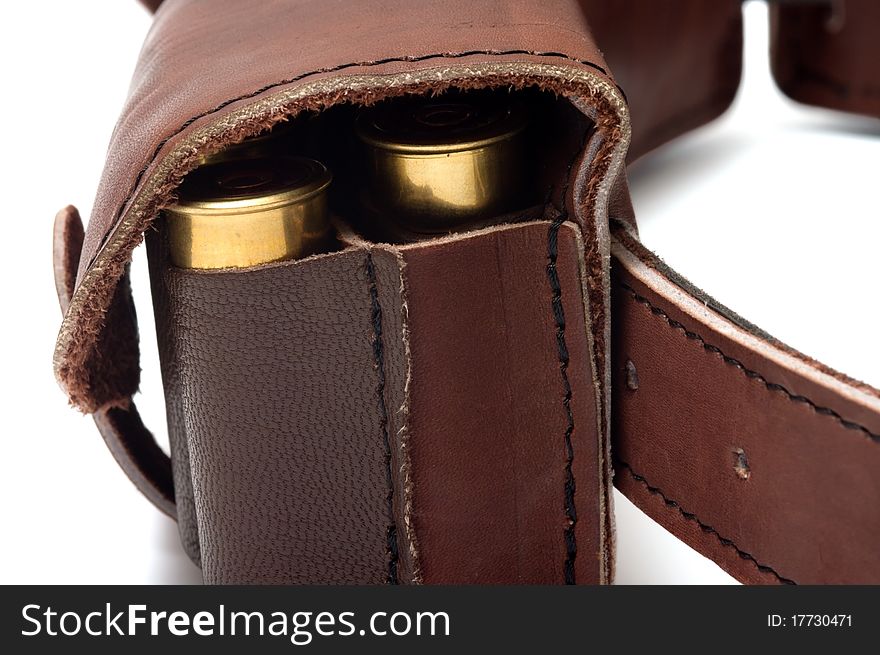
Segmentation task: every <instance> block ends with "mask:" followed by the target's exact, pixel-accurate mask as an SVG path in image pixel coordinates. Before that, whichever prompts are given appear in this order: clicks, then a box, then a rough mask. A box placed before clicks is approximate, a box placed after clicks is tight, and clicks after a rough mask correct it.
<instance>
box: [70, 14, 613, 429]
mask: <svg viewBox="0 0 880 655" xmlns="http://www.w3.org/2000/svg"><path fill="white" fill-rule="evenodd" d="M292 34H295V37H296V38H291V36H292ZM377 35H381V38H377ZM529 86H538V87H541V88H544V89H547V90H549V91H552V92H555V93H558V94H560V95H563V96H565V97H568V98H570V99H571V101H572V103H573V104H575V106H576V107H578V108H579V109H580V110H581V111H583V112H584V113H586V114H588V115H589V116H590V117H591V119H593V121H594V122H595V126H596V130H595V138H594V139H592V140H591V143H590V149H591V150H590V152H589V156H584V157H583V158H581V159H579V161H578V162H577V166H575V167H574V168H573V170H572V179H574V180H577V184H573V185H571V189H572V191H573V193H572V197H570V198H568V199H567V202H568V203H569V205H570V208H571V211H572V217H573V218H575V219H576V221H577V223H578V224H579V225H580V226H581V228H582V229H583V230H584V237H585V241H586V247H587V250H588V251H590V252H595V253H597V254H599V255H601V254H602V253H607V250H608V245H607V244H608V239H607V225H606V220H605V213H606V211H607V202H608V197H609V192H610V189H611V185H612V182H613V180H614V179H615V177H616V175H617V172H618V170H619V168H620V166H621V164H622V161H623V158H624V153H625V151H626V148H627V145H628V141H629V133H630V128H629V119H628V113H627V108H626V105H625V102H624V100H623V96H622V94H621V93H620V92H619V90H618V89H617V87H616V86H615V84H614V82H613V80H612V79H611V78H610V77H609V75H608V73H607V72H606V69H605V62H604V60H603V59H602V56H601V54H600V53H599V51H598V49H597V48H596V46H595V44H594V43H593V41H592V38H591V36H590V31H589V28H588V27H587V25H586V22H585V20H584V18H583V15H582V12H581V10H580V7H579V5H578V4H577V3H576V2H574V1H573V0H559V1H556V2H552V3H540V4H538V3H534V2H530V1H528V0H493V1H490V2H480V3H470V2H453V3H451V4H450V3H442V4H441V3H412V2H408V1H405V0H393V1H392V2H378V1H377V0H369V1H364V2H353V3H347V4H346V5H345V6H344V8H343V7H340V6H339V5H337V4H330V3H324V2H320V1H318V0H306V1H299V2H285V3H267V2H262V1H261V0H239V1H237V2H234V3H232V2H230V3H224V6H223V7H222V9H218V8H217V7H216V6H215V5H214V4H213V3H212V4H211V6H210V8H209V7H208V5H207V4H206V3H202V2H195V1H194V0H174V1H170V2H167V3H165V4H163V6H162V9H161V11H159V12H158V13H157V16H156V20H155V22H154V25H153V27H152V30H151V31H150V34H149V35H148V37H147V40H146V43H145V44H144V48H143V51H142V53H141V58H140V61H139V64H138V67H137V70H136V72H135V76H134V80H133V82H132V85H131V92H130V95H129V99H128V101H127V103H126V106H125V108H124V110H123V113H122V117H121V118H120V120H119V123H118V125H117V127H116V130H115V132H114V135H113V138H112V141H111V144H110V148H109V153H108V159H107V164H106V167H105V170H104V173H103V177H102V180H101V185H100V188H99V190H98V194H97V198H96V201H95V206H94V209H93V211H92V216H91V220H90V221H89V225H88V229H87V230H86V234H85V239H84V244H83V250H82V255H81V257H80V262H79V270H78V274H77V282H76V289H75V291H74V293H73V296H72V298H71V300H70V306H69V308H68V310H67V312H66V314H65V317H64V321H63V324H62V327H61V331H60V334H59V337H58V342H57V345H56V351H55V358H54V364H55V372H56V376H57V378H58V380H59V382H60V384H61V385H62V387H63V388H64V389H65V390H66V391H67V393H68V395H69V397H70V400H71V402H72V403H73V404H74V405H75V406H77V407H79V408H80V409H82V410H84V411H87V412H94V411H97V410H99V409H102V408H108V407H114V406H125V405H126V404H127V402H128V399H129V398H130V396H131V395H132V394H133V393H134V392H135V391H136V389H137V386H138V375H139V371H138V367H137V364H136V362H137V340H136V338H132V333H133V332H134V330H133V327H132V326H133V325H134V311H133V306H132V303H131V298H130V295H129V293H128V291H127V285H125V284H123V285H120V282H121V281H122V279H123V277H124V275H125V269H126V265H127V263H128V262H129V260H130V257H131V252H132V250H133V249H134V247H135V246H136V245H137V244H138V243H140V241H141V239H142V238H143V234H144V231H145V230H146V229H148V228H149V226H150V225H151V223H152V222H153V220H154V219H155V218H156V216H157V214H158V212H159V210H160V209H161V208H162V207H163V206H164V205H166V204H168V203H169V202H170V200H171V199H172V196H173V192H174V189H175V187H176V186H177V185H178V184H179V182H180V180H181V178H182V177H183V176H184V175H185V174H186V172H188V171H189V170H191V169H192V168H194V167H195V166H196V165H197V162H198V161H199V158H200V157H201V156H203V155H204V154H207V153H210V152H214V151H216V150H218V149H220V148H222V147H224V146H225V145H228V144H230V143H233V142H237V141H240V140H242V139H244V138H246V137H248V136H251V135H254V134H256V133H258V132H260V131H263V130H265V129H267V128H269V127H271V125H273V124H274V123H276V122H278V121H280V120H284V119H285V118H286V117H287V116H290V115H294V114H296V113H298V112H302V111H307V110H312V111H319V110H321V109H323V108H325V107H328V106H331V105H333V104H336V103H343V102H349V103H362V104H369V103H372V102H375V101H376V100H378V99H380V98H383V97H387V96H391V95H399V94H404V93H414V92H419V93H425V92H434V91H439V90H442V89H445V88H453V87H456V88H485V87H529ZM602 261H605V260H604V259H603V258H601V257H599V258H597V259H596V262H598V263H597V266H598V270H594V271H592V273H598V276H593V277H595V282H596V292H597V293H598V294H599V295H600V296H602V295H605V296H607V270H606V271H605V272H604V273H603V272H602V271H601V268H602V264H601V262H602ZM598 311H599V312H600V314H601V313H602V309H601V307H600V308H599V310H598ZM596 329H597V331H599V332H600V336H601V335H602V334H604V333H605V332H606V331H607V326H605V325H600V326H598V327H597V328H596ZM599 341H602V342H604V339H599ZM125 362H133V363H134V364H133V365H131V366H129V365H125V366H123V367H122V368H120V363H125Z"/></svg>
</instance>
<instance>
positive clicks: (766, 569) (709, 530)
mask: <svg viewBox="0 0 880 655" xmlns="http://www.w3.org/2000/svg"><path fill="white" fill-rule="evenodd" d="M615 462H616V464H617V466H618V467H623V468H625V469H626V471H627V472H628V473H629V474H630V475H631V476H632V478H633V480H635V481H636V482H639V483H641V484H643V485H645V489H647V490H648V492H650V493H651V494H653V495H655V496H659V497H660V498H661V499H662V500H663V502H664V503H665V504H666V506H667V507H670V508H672V509H675V510H678V513H679V514H681V515H682V516H683V517H684V518H685V519H687V520H688V521H693V522H694V523H696V524H697V525H698V526H700V529H701V530H702V531H703V532H705V533H706V534H711V535H714V536H715V538H716V539H718V541H719V543H720V544H721V545H722V546H725V547H728V548H733V549H734V550H735V551H736V554H737V555H739V556H740V558H741V559H744V560H747V561H749V562H751V563H752V564H754V565H755V566H756V567H757V569H758V570H759V571H760V572H761V573H770V574H772V575H773V576H775V577H776V579H777V580H779V582H781V583H782V584H789V585H794V584H797V583H796V582H795V581H794V580H791V579H789V578H784V577H783V576H781V575H779V574H778V573H777V572H776V571H775V570H774V569H773V568H772V567H770V566H767V565H766V564H761V563H760V562H759V561H758V560H757V559H755V557H754V555H752V554H751V553H747V552H746V551H744V550H743V549H741V548H740V547H739V546H737V545H736V544H735V543H734V542H733V541H731V540H730V539H727V538H725V537H722V536H721V535H720V534H718V531H717V530H716V529H715V528H713V527H712V526H711V525H707V524H706V523H704V522H703V521H701V520H700V519H699V518H697V515H696V514H694V513H693V512H688V511H686V510H684V509H683V508H682V506H681V505H679V504H678V501H675V500H672V499H670V498H669V497H668V496H667V495H666V494H665V493H664V492H663V490H661V489H659V488H658V487H654V486H652V485H651V484H650V483H649V482H648V481H647V480H646V479H645V477H644V476H643V475H639V474H638V473H636V472H635V471H634V470H633V468H632V467H631V466H630V465H629V464H627V463H626V462H624V461H622V460H620V459H615Z"/></svg>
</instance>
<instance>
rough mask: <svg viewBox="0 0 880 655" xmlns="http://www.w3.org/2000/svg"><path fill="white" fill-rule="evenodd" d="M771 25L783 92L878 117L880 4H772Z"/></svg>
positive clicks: (870, 0) (850, 0)
mask: <svg viewBox="0 0 880 655" xmlns="http://www.w3.org/2000/svg"><path fill="white" fill-rule="evenodd" d="M770 26H771V27H770V29H771V34H772V37H773V39H772V45H771V61H772V64H773V74H774V76H775V77H776V82H777V84H779V88H780V89H782V91H784V92H785V93H786V94H788V95H789V96H791V97H792V98H793V99H795V100H798V101H799V102H804V103H807V104H810V105H819V106H820V107H829V108H831V109H838V110H842V111H848V112H853V113H857V114H865V115H867V116H876V117H880V66H878V65H877V61H878V60H880V41H878V38H877V31H878V29H880V2H877V1H876V0H837V1H835V2H831V1H830V0H829V1H828V2H818V3H817V2H813V3H808V2H802V3H791V4H788V3H774V5H773V6H771V8H770Z"/></svg>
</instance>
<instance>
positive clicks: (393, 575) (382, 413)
mask: <svg viewBox="0 0 880 655" xmlns="http://www.w3.org/2000/svg"><path fill="white" fill-rule="evenodd" d="M366 268H367V279H368V280H369V283H370V304H371V316H370V318H371V321H372V324H373V365H374V366H375V367H376V376H377V378H378V384H377V387H376V393H377V395H378V397H379V425H380V427H381V429H382V445H383V446H384V448H385V453H384V457H385V482H386V485H387V489H388V492H387V494H386V497H385V502H386V505H387V509H388V528H387V530H386V533H385V539H386V547H387V549H388V584H393V585H396V584H399V583H400V580H399V578H398V570H397V569H398V566H397V565H398V559H399V555H398V550H397V525H396V523H395V520H394V477H393V474H392V471H391V439H390V437H389V435H388V408H387V407H386V405H385V353H384V346H383V343H382V306H381V305H380V304H379V289H378V286H377V283H376V269H375V268H374V267H373V253H371V252H370V251H367V258H366Z"/></svg>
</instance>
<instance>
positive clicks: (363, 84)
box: [55, 0, 880, 583]
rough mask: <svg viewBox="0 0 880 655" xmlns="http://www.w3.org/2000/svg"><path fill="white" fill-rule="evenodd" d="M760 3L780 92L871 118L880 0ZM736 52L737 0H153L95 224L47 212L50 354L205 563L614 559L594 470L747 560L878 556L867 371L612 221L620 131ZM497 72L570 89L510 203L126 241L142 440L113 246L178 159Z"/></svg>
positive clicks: (133, 227)
mask: <svg viewBox="0 0 880 655" xmlns="http://www.w3.org/2000/svg"><path fill="white" fill-rule="evenodd" d="M147 4H150V5H151V6H153V8H155V7H156V6H158V5H159V4H160V3H158V2H153V3H147ZM771 21H772V31H773V41H772V43H773V47H772V62H773V70H774V74H775V76H776V79H777V81H778V83H779V85H780V87H781V88H782V90H783V91H785V92H786V93H787V94H789V95H790V96H791V97H793V98H795V99H797V100H800V101H802V102H807V103H810V104H815V105H820V106H825V107H831V108H835V109H840V110H844V111H849V112H854V113H860V114H865V115H868V116H875V117H880V69H878V67H877V66H876V59H877V57H876V54H877V45H876V43H877V40H876V33H875V32H876V29H877V26H878V25H880V4H878V3H876V2H872V1H871V0H839V1H837V2H833V3H832V2H794V1H792V2H784V3H783V2H776V3H773V5H772V7H771ZM292 30H295V32H296V38H295V39H291V38H290V36H291V31H292ZM230 32H235V34H236V35H237V37H238V38H236V39H229V40H227V41H224V40H223V39H220V38H216V37H218V35H223V34H226V33H230ZM594 37H595V42H594ZM597 43H598V44H599V45H600V46H601V47H602V49H603V52H604V56H603V55H602V54H601V53H600V51H599V50H598V48H597V47H596V44H597ZM741 48H742V21H741V8H740V2H739V0H725V1H717V2H711V3H710V2H704V1H702V0H670V1H669V2H664V3H656V2H648V1H641V0H616V1H615V2H600V1H599V0H584V1H583V2H581V3H580V4H578V3H576V2H573V1H571V0H557V1H554V2H551V3H534V2H527V1H526V0H491V1H489V2H481V3H467V2H453V3H451V4H450V3H442V5H438V4H436V3H423V2H412V0H408V1H407V2H403V1H402V0H392V1H391V2H387V1H386V2H382V3H381V10H380V7H379V3H378V2H374V1H373V0H369V1H366V2H364V1H358V2H351V3H348V4H347V5H346V7H345V9H344V10H340V9H339V8H338V7H337V6H336V5H332V6H330V5H327V4H326V3H322V2H319V1H316V0H311V1H302V2H291V3H264V2H260V1H259V0H227V1H225V2H222V3H220V2H218V3H213V4H212V8H211V11H210V12H206V11H205V10H204V4H203V3H199V2H195V1H194V0H167V1H166V2H165V3H162V6H161V7H160V8H159V9H158V12H157V14H156V19H155V24H154V26H153V29H152V31H151V32H150V35H149V36H148V38H147V42H146V44H145V46H144V50H143V52H142V55H141V59H140V63H139V65H138V69H137V71H136V73H135V78H134V82H133V84H132V87H131V93H130V96H129V100H128V103H127V104H126V107H125V109H124V111H123V114H122V117H121V119H120V122H119V125H118V126H117V129H116V131H115V133H114V137H113V141H112V143H111V145H110V150H109V155H108V163H107V166H106V169H105V171H104V175H103V178H102V181H101V186H100V189H99V192H98V196H97V200H96V204H95V208H94V210H93V213H92V218H91V221H90V222H89V226H88V230H87V231H85V233H83V230H82V225H81V223H80V220H79V216H78V214H77V212H76V210H75V209H73V208H72V207H69V208H67V209H65V210H63V211H62V212H60V213H59V215H58V217H57V220H56V230H55V270H56V281H57V285H58V291H59V297H60V299H61V304H62V309H63V310H64V313H65V317H64V322H63V325H62V328H61V332H60V335H59V339H58V344H57V347H56V353H55V369H56V375H57V377H58V379H59V382H60V383H61V385H62V386H63V387H64V389H65V390H66V391H67V393H68V394H69V396H70V399H71V402H72V403H73V404H74V405H76V406H77V407H79V408H80V409H81V410H83V411H86V412H91V413H93V414H94V417H95V421H96V423H97V424H98V427H99V429H100V431H101V434H102V435H103V437H104V439H105V440H106V442H107V444H108V446H109V447H110V449H111V451H112V453H113V455H114V457H115V458H116V459H117V461H118V462H119V463H120V465H121V466H122V467H123V469H125V471H126V472H127V473H128V475H129V476H130V477H131V479H132V480H133V481H134V482H135V484H137V486H138V487H139V488H140V489H141V490H142V491H143V492H144V494H145V495H146V496H147V497H148V498H150V500H152V501H153V502H154V503H155V504H156V505H157V506H158V507H159V508H160V509H162V510H163V511H165V512H166V513H168V514H170V515H172V516H176V517H177V518H178V520H179V522H180V527H181V535H182V538H183V542H184V547H185V548H186V550H187V552H188V553H189V554H190V556H191V557H192V558H193V559H194V560H195V561H197V562H200V563H201V565H202V567H203V571H204V575H205V579H206V581H208V582H281V583H291V582H311V583H382V582H392V583H397V582H400V583H419V582H425V583H440V582H480V583H487V582H491V583H496V582H514V583H596V582H608V581H610V580H611V579H612V576H613V525H612V520H611V516H612V510H611V499H610V481H611V477H612V473H611V472H612V468H613V471H614V484H615V485H616V486H617V487H618V488H619V489H620V490H621V491H623V493H625V494H626V495H627V496H628V497H629V498H630V499H631V500H632V501H633V502H634V503H635V504H636V505H637V506H639V507H640V508H641V509H643V510H644V511H645V512H646V513H647V514H648V515H650V516H651V517H653V518H654V519H655V520H657V521H658V522H659V523H661V524H662V525H663V526H665V527H666V528H668V529H669V530H670V531H671V532H673V533H674V534H675V535H677V536H678V537H680V538H681V539H682V540H684V541H685V542H686V543H688V544H690V545H691V546H693V547H694V548H695V549H697V550H698V551H699V552H701V553H703V554H705V555H706V556H708V557H710V558H711V559H713V560H715V561H716V562H718V563H719V564H720V565H721V566H722V567H723V568H724V569H725V570H727V571H729V572H730V573H731V574H732V575H734V576H735V577H737V578H738V579H740V580H742V581H744V582H753V583H857V582H858V583H877V582H880V549H878V548H877V543H878V541H880V503H878V500H880V444H878V442H880V392H878V391H877V390H875V389H872V388H870V387H868V386H867V385H865V384H862V383H859V382H856V381H854V380H851V379H849V378H847V377H846V376H844V375H842V374H840V373H837V372H836V371H833V370H831V369H829V368H827V367H825V366H823V365H821V364H819V363H817V362H815V361H813V360H811V359H809V358H808V357H805V356H804V355H802V354H800V353H798V352H795V351H794V350H792V349H791V348H788V347H787V346H785V345H784V344H782V343H779V342H778V341H776V340H775V339H773V338H772V337H770V336H769V335H767V334H765V333H763V332H761V331H760V330H758V329H757V328H755V327H754V326H752V325H751V324H749V323H747V322H746V321H744V320H743V319H741V318H740V317H738V316H736V315H735V314H733V313H732V312H730V311H729V310H727V309H726V308H724V307H723V306H721V305H719V304H718V303H717V302H715V301H714V300H712V299H711V298H710V297H708V296H707V295H706V294H704V293H703V292H702V291H700V290H698V289H696V288H695V287H694V286H693V285H691V284H690V283H688V282H687V281H685V280H683V279H682V278H681V277H680V276H678V275H677V274H675V273H674V272H673V271H671V270H670V269H669V268H668V267H666V266H665V265H664V264H663V262H662V261H660V260H659V259H658V258H657V257H656V256H655V255H653V254H652V253H650V252H649V251H647V250H646V249H645V248H644V247H643V246H642V245H641V244H640V242H639V240H638V232H637V228H636V223H635V220H634V218H633V216H632V209H631V206H630V203H629V200H628V193H627V190H626V181H625V169H624V166H623V163H624V158H625V156H626V153H627V148H628V153H629V159H630V160H632V159H634V158H636V157H639V156H641V155H642V154H644V153H646V152H647V151H649V150H651V149H653V148H655V147H656V146H658V145H660V144H662V143H664V142H666V141H668V140H670V139H672V138H674V137H676V136H678V135H680V134H682V133H684V132H686V131H688V130H691V129H693V128H695V127H697V126H699V125H702V124H704V123H705V122H707V121H709V120H711V119H713V118H714V117H716V116H717V115H719V114H720V113H721V112H722V111H724V109H725V108H726V107H727V106H728V105H729V104H730V102H731V100H732V98H733V95H734V94H735V92H736V89H737V86H738V83H739V77H740V66H741ZM872 53H873V56H872ZM606 60H607V61H608V62H609V63H610V65H611V68H612V69H613V71H614V74H615V77H614V78H612V77H611V73H610V72H609V67H608V64H607V63H606ZM253 62H260V65H259V66H256V65H253ZM491 87H515V88H526V87H529V88H532V87H537V88H539V89H543V90H545V91H548V92H551V93H554V94H556V95H557V96H559V97H560V98H563V99H565V100H566V101H567V103H569V104H568V105H566V107H567V108H560V109H559V112H560V113H559V115H558V119H559V123H560V125H564V126H565V129H566V130H568V132H567V138H566V139H562V140H561V141H560V145H559V146H558V147H559V152H558V153H556V154H555V155H554V161H557V160H558V162H560V164H559V170H558V176H559V179H561V180H562V182H560V183H559V184H558V185H557V186H556V187H555V189H554V194H553V196H554V197H553V198H552V201H551V202H550V203H548V206H547V207H545V208H544V209H543V210H542V213H539V214H537V215H535V216H533V217H531V218H530V220H523V221H521V222H517V223H510V224H504V225H499V226H495V227H492V228H487V229H485V230H480V231H477V232H470V233H464V234H461V235H454V236H451V237H447V238H442V239H435V240H428V241H425V242H419V243H416V244H410V245H408V246H392V245H388V244H377V243H371V242H367V241H364V240H362V239H360V238H359V237H355V236H351V237H349V238H348V241H347V247H346V248H345V249H343V250H342V251H340V252H337V253H332V254H329V255H324V256H320V257H317V258H310V259H307V260H302V261H298V262H286V263H283V264H279V265H277V266H271V267H263V268H260V267H257V268H254V269H248V270H245V271H224V272H215V273H211V274H204V273H192V272H187V271H181V270H179V269H174V268H173V267H170V266H167V265H166V263H167V253H166V252H165V248H166V244H164V243H163V241H162V239H161V238H158V237H156V236H155V235H151V236H150V237H149V239H148V242H149V243H148V245H149V248H150V258H151V269H152V270H151V275H152V277H153V284H154V302H155V303H156V307H157V321H158V323H159V324H158V332H159V339H160V350H161V355H162V365H163V379H164V382H165V390H166V402H167V407H168V418H169V432H170V441H171V448H172V458H171V460H169V458H168V457H167V456H166V455H165V454H164V453H163V452H162V451H161V450H160V449H159V447H158V446H157V445H156V444H155V442H154V440H153V437H152V435H151V434H150V432H149V431H148V430H147V429H146V428H145V427H144V425H143V423H142V422H141V420H140V417H139V415H138V413H137V411H136V409H135V407H134V404H133V403H132V401H131V397H132V395H133V394H134V393H135V391H136V390H137V387H138V381H139V365H138V344H137V325H136V320H135V315H134V308H133V303H132V299H131V294H130V289H129V285H128V279H127V263H128V261H129V260H130V256H131V252H132V250H133V248H134V247H135V246H136V245H137V244H138V243H139V242H140V241H141V239H142V238H143V235H144V234H145V233H147V232H148V231H149V227H150V225H151V224H152V222H153V221H154V219H155V218H156V216H157V213H158V211H159V209H160V208H161V207H162V206H164V205H165V204H167V203H168V202H169V199H170V198H171V196H172V193H173V190H174V188H175V186H176V185H177V184H178V183H179V181H180V179H181V177H182V175H183V174H185V173H186V172H187V171H189V170H191V169H192V168H193V167H194V166H196V165H197V162H198V160H199V157H200V156H202V155H203V154H204V153H205V152H210V151H214V150H217V149H218V148H220V147H222V146H223V145H224V144H228V143H232V142H235V141H237V140H240V139H242V138H244V137H246V136H249V135H252V134H255V133H257V132H259V131H260V130H262V129H265V128H266V127H267V126H269V125H271V124H272V123H273V122H275V121H277V120H279V119H280V118H281V117H283V116H284V115H293V114H296V113H297V112H301V111H306V110H322V109H324V108H326V107H330V106H333V105H336V104H338V103H342V102H351V103H355V104H363V103H369V102H372V101H374V100H376V99H377V98H381V97H390V96H392V95H395V94H400V93H404V92H418V93H425V92H430V91H434V90H442V89H446V88H491ZM624 93H625V94H626V95H625V96H624ZM575 110H576V111H575ZM630 121H631V122H630ZM268 290H271V292H270V291H268ZM340 326H341V327H340ZM279 353H283V356H282V357H279ZM242 362H248V365H247V366H243V364H242ZM208 380H210V381H211V383H210V384H208V383H205V381H208ZM273 390H274V393H273ZM279 390H284V391H283V392H281V391H279ZM172 462H173V465H172ZM175 499H176V500H175Z"/></svg>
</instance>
